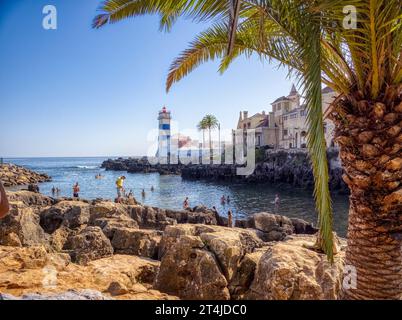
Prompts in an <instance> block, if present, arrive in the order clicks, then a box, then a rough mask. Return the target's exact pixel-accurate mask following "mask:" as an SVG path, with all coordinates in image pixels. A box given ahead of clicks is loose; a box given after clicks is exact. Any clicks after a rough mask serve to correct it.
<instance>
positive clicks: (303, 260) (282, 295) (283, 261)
mask: <svg viewBox="0 0 402 320" xmlns="http://www.w3.org/2000/svg"><path fill="white" fill-rule="evenodd" d="M337 241H339V243H338V246H340V247H341V249H340V250H339V252H338V254H337V255H336V256H335V261H334V264H333V265H331V264H330V263H329V262H328V260H327V257H326V255H324V254H322V253H318V252H316V251H313V250H311V249H309V246H312V245H313V244H314V242H315V237H313V236H291V237H289V238H288V239H287V240H286V241H284V242H278V243H276V244H274V245H273V246H271V247H270V248H269V249H268V250H267V251H266V252H265V253H264V254H263V255H262V256H261V257H260V258H259V261H258V263H257V268H256V271H255V275H254V280H253V282H252V284H251V286H250V290H249V292H248V293H247V294H245V295H244V297H245V298H246V299H258V300H321V299H337V298H338V296H339V292H340V289H341V283H342V277H343V267H344V257H345V252H344V249H345V241H343V240H342V241H341V240H337Z"/></svg>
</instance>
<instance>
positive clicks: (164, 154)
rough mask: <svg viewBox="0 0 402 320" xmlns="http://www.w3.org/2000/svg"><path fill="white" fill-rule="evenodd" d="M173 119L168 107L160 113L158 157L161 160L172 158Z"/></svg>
mask: <svg viewBox="0 0 402 320" xmlns="http://www.w3.org/2000/svg"><path fill="white" fill-rule="evenodd" d="M171 119H172V117H171V115H170V111H167V109H166V107H163V108H162V110H161V111H159V117H158V120H159V138H158V142H159V146H158V153H157V157H159V158H160V159H161V158H162V159H163V158H166V159H169V158H170V138H171V132H170V121H171Z"/></svg>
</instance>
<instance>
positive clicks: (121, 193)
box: [116, 176, 126, 201]
mask: <svg viewBox="0 0 402 320" xmlns="http://www.w3.org/2000/svg"><path fill="white" fill-rule="evenodd" d="M124 180H126V177H125V176H121V177H119V178H118V179H117V180H116V187H117V200H118V201H119V200H121V198H123V196H124Z"/></svg>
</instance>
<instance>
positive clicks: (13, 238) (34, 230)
mask: <svg viewBox="0 0 402 320" xmlns="http://www.w3.org/2000/svg"><path fill="white" fill-rule="evenodd" d="M10 206H11V209H10V213H9V214H8V215H7V216H6V217H5V218H4V219H2V220H0V245H9V246H21V245H23V246H33V245H48V241H49V237H48V235H46V233H45V232H44V231H43V229H42V228H41V226H40V225H39V216H38V215H36V214H35V213H34V211H33V209H31V208H27V207H25V206H24V205H23V204H22V203H21V202H18V203H11V205H10Z"/></svg>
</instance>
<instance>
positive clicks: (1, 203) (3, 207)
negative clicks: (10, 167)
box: [0, 182, 10, 219]
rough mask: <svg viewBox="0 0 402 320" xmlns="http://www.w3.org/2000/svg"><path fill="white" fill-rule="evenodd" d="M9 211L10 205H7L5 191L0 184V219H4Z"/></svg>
mask: <svg viewBox="0 0 402 320" xmlns="http://www.w3.org/2000/svg"><path fill="white" fill-rule="evenodd" d="M9 210H10V205H9V204H8V199H7V195H6V191H5V190H4V188H3V185H2V184H1V182H0V219H1V218H4V217H5V216H6V215H7V213H8V211H9Z"/></svg>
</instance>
